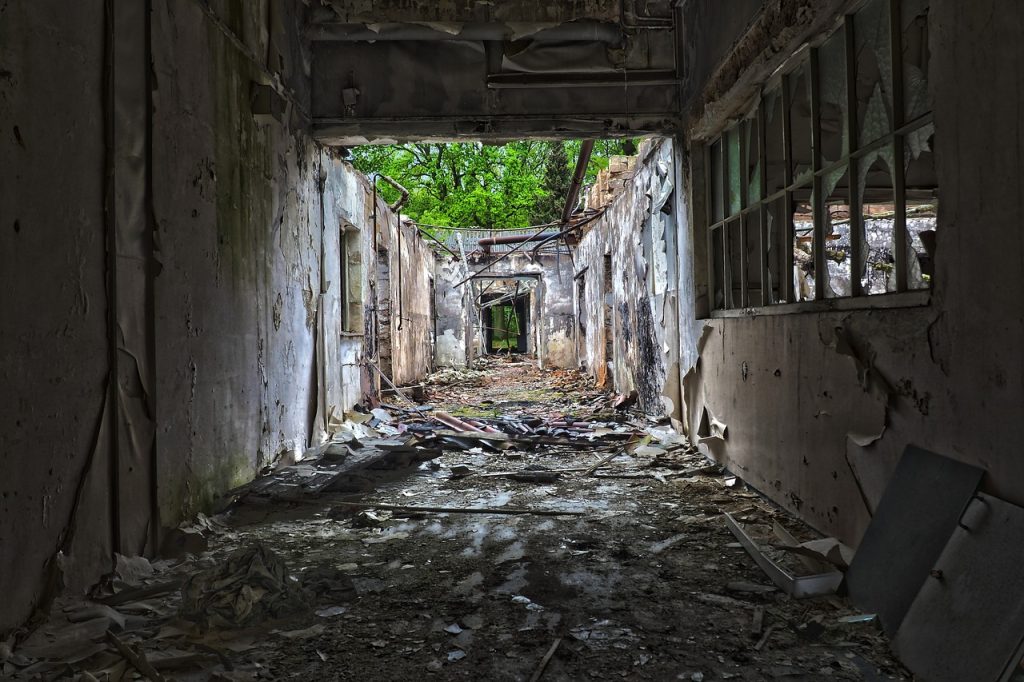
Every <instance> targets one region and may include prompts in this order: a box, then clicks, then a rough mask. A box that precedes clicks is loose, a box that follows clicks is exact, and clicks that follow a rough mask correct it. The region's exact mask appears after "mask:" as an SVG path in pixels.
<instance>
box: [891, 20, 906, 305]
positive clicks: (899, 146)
mask: <svg viewBox="0 0 1024 682" xmlns="http://www.w3.org/2000/svg"><path fill="white" fill-rule="evenodd" d="M889 33H890V35H891V39H890V41H889V43H890V48H891V50H892V59H890V60H889V61H890V62H891V65H892V116H893V130H900V129H901V128H902V127H903V108H904V99H903V22H902V20H901V12H900V3H899V0H889ZM903 139H904V137H903V135H899V134H897V135H893V159H894V162H893V166H894V168H893V169H892V176H893V178H892V181H893V190H894V194H895V197H894V199H895V200H896V201H895V206H896V220H895V230H894V232H895V234H894V235H893V238H894V239H895V241H896V243H895V244H894V245H893V246H894V248H893V252H894V253H893V255H894V256H895V258H896V291H906V290H907V288H908V287H907V271H908V269H909V266H908V264H907V192H906V188H907V187H906V176H905V165H904V164H905V161H904V155H905V151H904V149H903Z"/></svg>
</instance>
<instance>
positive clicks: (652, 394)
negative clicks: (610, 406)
mask: <svg viewBox="0 0 1024 682" xmlns="http://www.w3.org/2000/svg"><path fill="white" fill-rule="evenodd" d="M676 183H677V173H676V153H675V150H674V146H673V144H672V142H671V141H670V140H667V139H664V140H656V141H648V142H646V143H645V144H644V145H643V146H642V147H641V150H640V158H639V159H638V161H637V163H636V167H635V169H634V171H633V179H632V180H631V181H630V182H629V183H627V184H626V185H625V186H624V187H623V189H622V190H621V191H620V192H619V194H618V195H617V196H616V197H615V198H614V199H613V201H612V203H611V204H610V205H609V206H608V207H607V208H606V211H605V213H604V215H603V216H602V217H601V218H599V219H598V220H596V221H594V222H593V223H592V224H591V225H590V226H589V227H588V232H587V234H586V236H585V237H584V238H583V239H582V240H581V241H580V244H579V247H578V248H577V250H576V256H575V258H576V267H577V269H578V270H583V268H586V273H585V274H584V275H583V276H582V280H583V283H584V284H583V292H582V293H583V297H582V303H580V302H579V301H578V297H579V292H578V291H577V292H576V296H577V301H578V302H577V306H578V309H579V310H581V311H582V313H583V316H584V325H585V327H586V335H585V337H584V338H581V340H580V344H579V361H580V363H581V364H582V366H583V367H584V368H585V369H586V370H587V371H588V372H590V373H591V374H592V375H593V376H594V379H595V381H596V382H597V383H598V384H606V385H608V386H609V387H611V388H613V389H614V390H615V391H617V392H619V393H629V392H630V391H633V390H636V391H637V393H638V395H639V404H640V406H641V407H642V409H644V410H645V411H647V412H649V413H652V414H673V413H675V412H676V410H677V408H678V406H679V402H680V401H679V400H678V397H677V389H678V385H677V382H676V381H675V378H676V377H677V376H678V360H679V332H678V324H677V312H676V311H677V308H678V304H677V295H678V291H679V284H678V273H679V270H678V268H677V263H676V244H675V242H674V238H675V231H676V228H675V225H676V223H677V222H678V210H679V202H678V201H677V200H676V199H675V197H676V195H677V194H678V193H677V192H675V186H676ZM663 209H664V210H663ZM606 256H610V257H611V268H612V269H611V295H610V297H609V296H606V293H605V257H606ZM608 306H610V312H611V316H612V320H611V325H610V327H609V326H608V325H606V319H605V316H606V314H607V312H606V311H607V310H609V308H608ZM609 328H610V330H611V334H612V337H613V338H612V344H611V348H612V356H611V357H608V356H607V353H606V348H607V336H606V334H607V330H608V329H609ZM670 370H671V372H670ZM609 372H610V373H609ZM669 377H672V380H671V381H669ZM608 381H610V383H607V382H608ZM666 398H667V400H665V399H666Z"/></svg>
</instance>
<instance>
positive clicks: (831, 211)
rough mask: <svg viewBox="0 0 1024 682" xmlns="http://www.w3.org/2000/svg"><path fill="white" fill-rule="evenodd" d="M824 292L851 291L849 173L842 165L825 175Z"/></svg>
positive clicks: (843, 293)
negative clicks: (825, 280) (825, 279)
mask: <svg viewBox="0 0 1024 682" xmlns="http://www.w3.org/2000/svg"><path fill="white" fill-rule="evenodd" d="M825 196H826V197H827V199H826V200H825V220H826V223H825V266H826V267H827V268H828V281H827V282H826V283H825V296H826V297H828V298H836V297H842V296H852V295H853V285H852V283H851V276H852V264H853V249H852V246H851V243H850V174H849V172H848V171H847V169H846V168H845V167H843V168H840V169H839V170H837V171H835V172H833V173H829V174H826V175H825Z"/></svg>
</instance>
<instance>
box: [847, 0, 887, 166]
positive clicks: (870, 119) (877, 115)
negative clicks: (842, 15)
mask: <svg viewBox="0 0 1024 682" xmlns="http://www.w3.org/2000/svg"><path fill="white" fill-rule="evenodd" d="M853 24H854V45H855V54H856V56H857V130H858V135H857V142H858V144H859V146H864V145H866V144H868V143H869V142H874V141H875V140H877V139H879V138H881V137H883V136H884V135H886V134H888V133H889V132H891V131H892V51H891V50H892V37H891V35H890V32H889V3H888V0H870V2H868V3H867V4H866V5H865V6H864V8H863V9H862V10H860V11H859V12H857V14H855V15H854V18H853Z"/></svg>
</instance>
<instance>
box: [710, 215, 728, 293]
mask: <svg viewBox="0 0 1024 682" xmlns="http://www.w3.org/2000/svg"><path fill="white" fill-rule="evenodd" d="M724 235H725V228H724V227H719V228H717V229H715V230H712V231H711V272H712V276H713V277H714V282H715V310H722V309H724V308H725V236H724Z"/></svg>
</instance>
